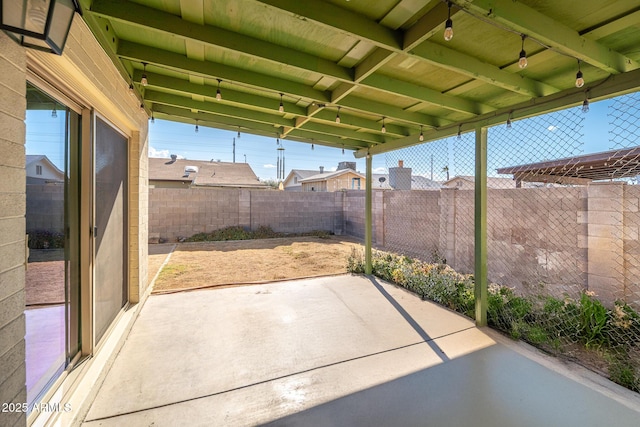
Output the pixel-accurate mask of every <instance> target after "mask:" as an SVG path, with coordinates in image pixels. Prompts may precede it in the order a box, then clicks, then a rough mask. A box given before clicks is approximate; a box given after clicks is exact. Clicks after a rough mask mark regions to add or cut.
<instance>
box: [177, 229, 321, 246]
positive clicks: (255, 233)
mask: <svg viewBox="0 0 640 427" xmlns="http://www.w3.org/2000/svg"><path fill="white" fill-rule="evenodd" d="M332 234H333V233H331V232H329V231H324V230H313V231H309V232H306V233H281V232H277V231H273V229H272V228H271V227H269V226H266V225H261V226H259V227H258V228H256V229H255V230H251V229H248V228H244V227H239V226H231V227H225V228H220V229H218V230H214V231H212V232H211V233H198V234H194V235H193V236H191V237H188V238H186V239H184V240H183V241H185V242H218V241H225V240H253V239H272V238H277V237H306V236H315V237H319V238H321V239H326V238H328V237H329V236H331V235H332ZM181 241H182V240H181Z"/></svg>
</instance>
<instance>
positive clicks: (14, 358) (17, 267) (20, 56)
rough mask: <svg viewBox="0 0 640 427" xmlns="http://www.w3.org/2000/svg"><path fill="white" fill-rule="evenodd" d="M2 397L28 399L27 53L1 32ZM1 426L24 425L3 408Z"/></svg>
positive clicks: (21, 416)
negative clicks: (25, 145) (26, 239)
mask: <svg viewBox="0 0 640 427" xmlns="http://www.w3.org/2000/svg"><path fill="white" fill-rule="evenodd" d="M0 75H1V76H2V78H1V79H0V99H2V102H0V152H2V153H3V155H2V157H1V158H0V176H2V179H0V402H1V403H5V402H6V403H8V402H15V403H22V402H26V401H27V389H26V386H25V383H26V368H25V341H24V336H25V318H24V305H25V291H24V284H25V231H26V227H25V211H26V197H25V186H26V177H25V149H24V141H25V123H24V120H25V110H26V57H25V52H24V50H23V48H22V47H20V46H19V45H18V44H17V43H16V42H15V41H13V40H11V39H9V37H7V36H6V35H5V34H4V33H3V32H0ZM0 425H3V426H13V425H26V416H25V414H24V413H20V412H13V413H7V412H0Z"/></svg>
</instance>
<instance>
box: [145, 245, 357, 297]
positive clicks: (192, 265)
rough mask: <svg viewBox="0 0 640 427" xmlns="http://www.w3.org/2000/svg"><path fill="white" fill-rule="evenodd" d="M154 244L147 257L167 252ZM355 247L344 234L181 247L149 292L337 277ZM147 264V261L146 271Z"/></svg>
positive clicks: (344, 268)
mask: <svg viewBox="0 0 640 427" xmlns="http://www.w3.org/2000/svg"><path fill="white" fill-rule="evenodd" d="M154 246H156V245H151V246H150V249H149V253H150V254H151V253H152V251H153V253H156V252H158V256H159V255H160V253H162V252H164V251H166V248H160V249H158V250H156V248H154ZM158 246H160V245H158ZM354 247H355V248H356V249H357V250H361V248H362V245H361V244H360V243H358V242H357V241H356V240H354V239H351V238H348V237H344V236H331V237H328V238H318V237H295V238H277V239H261V240H244V241H233V242H203V243H180V244H177V245H176V248H175V250H174V251H173V253H172V254H171V258H170V260H169V262H168V263H167V265H166V266H165V267H164V268H163V269H162V271H161V272H160V275H159V277H158V279H157V280H156V283H155V286H154V290H153V292H154V293H163V292H172V291H177V290H185V289H197V288H202V287H210V286H225V285H239V284H248V283H260V282H266V281H273V280H283V279H296V278H302V277H313V276H324V275H331V274H342V273H346V271H347V270H346V264H347V258H348V256H349V254H351V250H352V248H354ZM151 262H152V261H151V257H150V267H149V270H150V273H151V270H152V267H151Z"/></svg>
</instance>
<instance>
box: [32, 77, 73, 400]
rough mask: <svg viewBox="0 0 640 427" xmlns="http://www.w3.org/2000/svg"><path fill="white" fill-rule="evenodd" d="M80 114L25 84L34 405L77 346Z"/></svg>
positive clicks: (59, 372)
mask: <svg viewBox="0 0 640 427" xmlns="http://www.w3.org/2000/svg"><path fill="white" fill-rule="evenodd" d="M79 127H80V120H79V115H78V114H77V113H76V112H75V111H73V110H71V109H70V108H68V107H67V106H66V105H64V104H62V103H60V102H59V101H57V100H56V99H54V98H53V97H51V96H49V95H48V94H47V93H45V92H44V91H42V90H41V89H39V88H37V87H35V86H32V85H30V84H29V85H27V111H26V153H27V156H26V164H25V168H26V196H27V200H26V233H27V237H26V239H27V245H28V251H29V252H28V254H29V256H28V262H27V271H26V282H25V289H26V307H25V318H26V337H25V338H26V367H27V402H28V404H29V408H32V407H33V404H34V403H35V402H37V401H39V400H40V399H41V398H42V396H43V395H44V393H46V391H47V390H48V389H49V387H50V386H51V384H53V382H55V380H56V379H57V378H58V377H59V376H60V375H61V373H62V372H63V371H64V370H65V368H66V367H67V365H68V364H69V363H70V361H71V359H72V358H73V357H74V356H75V355H76V354H77V353H78V351H79V344H80V338H79V336H80V335H79V322H80V320H79V319H80V317H79V307H80V287H79V271H80V270H79V249H78V248H79V227H78V224H79V215H80V212H79V196H78V194H79V193H78V191H77V189H78V186H79V179H78V176H79V162H78V158H79V157H78V153H79V149H80V146H79V130H80V128H79Z"/></svg>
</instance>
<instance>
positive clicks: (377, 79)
mask: <svg viewBox="0 0 640 427" xmlns="http://www.w3.org/2000/svg"><path fill="white" fill-rule="evenodd" d="M362 83H363V84H364V85H367V86H371V87H375V88H377V89H380V90H382V91H385V92H387V93H389V94H397V95H404V96H406V97H408V98H412V99H415V100H417V101H422V102H427V103H429V104H433V105H436V106H438V107H442V108H446V109H449V110H453V111H458V112H461V113H466V114H471V115H474V116H475V115H479V114H484V113H488V112H490V111H494V110H496V108H494V107H491V106H489V105H486V104H481V103H478V102H475V101H471V100H468V99H464V98H460V97H457V96H452V95H446V94H443V93H442V92H440V91H437V90H434V89H429V88H427V87H424V86H416V85H414V84H412V83H407V82H405V81H402V80H398V79H394V78H392V77H387V76H383V75H381V74H374V75H371V76H369V77H367V78H366V79H364V80H363V81H362Z"/></svg>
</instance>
